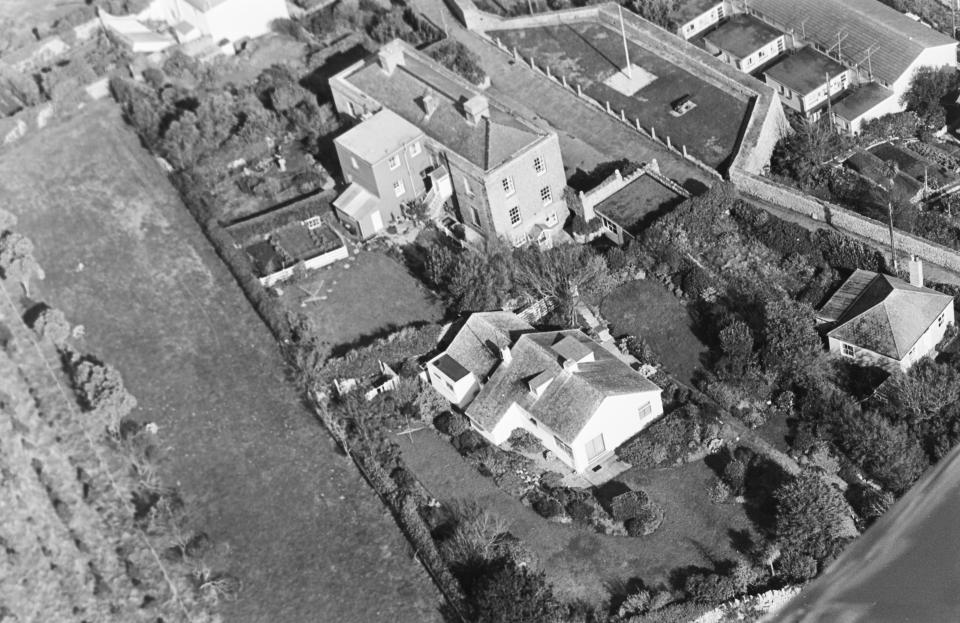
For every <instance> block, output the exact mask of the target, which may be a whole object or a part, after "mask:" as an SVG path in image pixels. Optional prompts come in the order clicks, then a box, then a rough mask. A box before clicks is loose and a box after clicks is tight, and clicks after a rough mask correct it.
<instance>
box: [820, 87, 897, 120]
mask: <svg viewBox="0 0 960 623" xmlns="http://www.w3.org/2000/svg"><path fill="white" fill-rule="evenodd" d="M891 97H893V91H891V90H890V89H887V88H884V87H882V86H880V85H879V84H877V83H876V82H868V83H867V84H862V85H860V86H859V87H857V88H856V89H854V90H853V91H850V92H849V93H847V94H846V95H845V96H844V97H843V98H842V99H841V100H840V101H838V102H837V103H836V104H834V105H833V114H835V115H837V116H838V117H841V118H843V119H846V120H847V121H853V120H854V119H856V118H857V117H859V116H860V115H862V114H864V113H867V112H869V111H870V110H871V109H872V108H873V107H874V106H876V105H878V104H880V103H882V102H885V101H887V100H888V99H890V98H891Z"/></svg>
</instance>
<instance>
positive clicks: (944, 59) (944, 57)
mask: <svg viewBox="0 0 960 623" xmlns="http://www.w3.org/2000/svg"><path fill="white" fill-rule="evenodd" d="M956 66H957V44H956V43H953V44H947V45H940V46H937V47H935V48H927V49H926V50H924V51H923V52H921V53H920V55H919V56H917V58H915V59H914V60H913V63H911V64H910V67H908V68H907V70H906V71H905V72H903V73H902V74H901V75H900V77H899V78H898V79H897V81H896V82H894V83H893V84H892V85H889V86H888V87H887V88H889V89H891V90H893V92H894V94H895V95H896V96H897V99H896V101H897V102H898V103H899V102H900V98H901V97H903V94H904V93H906V92H907V90H908V89H909V88H910V82H911V81H912V80H913V74H914V73H916V71H917V68H919V67H956ZM900 110H903V106H900Z"/></svg>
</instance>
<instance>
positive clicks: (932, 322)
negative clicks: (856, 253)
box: [817, 258, 954, 372]
mask: <svg viewBox="0 0 960 623" xmlns="http://www.w3.org/2000/svg"><path fill="white" fill-rule="evenodd" d="M817 321H818V322H819V323H820V324H821V326H823V327H824V328H825V329H828V331H827V341H828V343H829V349H830V352H831V353H835V354H837V355H840V356H841V357H846V358H848V359H852V360H854V361H856V362H857V363H861V364H864V365H874V366H879V367H882V368H885V369H887V370H889V371H891V372H895V371H897V370H900V371H903V372H906V371H907V370H908V369H909V368H910V366H912V365H913V364H914V363H916V362H917V361H919V360H920V359H922V358H923V357H926V356H927V355H929V354H931V353H932V352H933V351H934V349H935V348H936V346H937V344H939V343H940V341H941V340H942V339H943V336H944V334H945V333H946V330H947V327H949V326H950V325H951V324H953V322H954V314H953V297H952V296H949V295H947V294H943V293H941V292H937V291H936V290H932V289H930V288H927V287H924V286H923V266H922V264H921V263H920V260H918V259H916V258H914V259H913V260H912V261H911V262H910V283H907V282H905V281H902V280H900V279H897V278H896V277H891V276H889V275H883V274H880V273H874V272H871V271H868V270H857V271H854V273H853V274H852V275H850V277H849V278H848V279H847V280H846V281H845V282H844V283H843V285H842V286H840V289H838V290H837V291H836V292H835V293H834V294H833V296H831V297H830V299H829V300H828V301H827V302H826V304H824V306H823V307H822V308H821V309H820V311H819V312H818V314H817Z"/></svg>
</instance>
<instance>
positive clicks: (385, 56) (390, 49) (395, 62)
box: [377, 39, 403, 76]
mask: <svg viewBox="0 0 960 623" xmlns="http://www.w3.org/2000/svg"><path fill="white" fill-rule="evenodd" d="M377 61H378V62H379V63H380V68H381V69H383V72H384V73H385V74H387V75H388V76H389V75H391V74H392V73H393V70H394V69H396V68H397V67H398V66H399V65H403V46H402V45H401V44H400V40H399V39H394V40H393V41H390V42H389V43H385V44H383V45H382V46H380V50H379V51H378V52H377Z"/></svg>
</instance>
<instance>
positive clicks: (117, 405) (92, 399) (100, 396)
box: [70, 355, 137, 431]
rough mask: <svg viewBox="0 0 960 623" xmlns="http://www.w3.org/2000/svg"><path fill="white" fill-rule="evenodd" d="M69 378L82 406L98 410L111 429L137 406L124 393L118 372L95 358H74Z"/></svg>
mask: <svg viewBox="0 0 960 623" xmlns="http://www.w3.org/2000/svg"><path fill="white" fill-rule="evenodd" d="M70 377H71V380H72V381H73V387H74V389H75V390H76V392H77V398H78V399H79V400H80V404H81V406H83V408H84V409H87V410H88V411H98V412H100V413H101V414H102V415H103V416H104V418H105V419H106V421H107V429H108V430H110V431H116V430H119V428H120V421H121V420H122V419H123V418H125V417H126V416H127V415H129V414H130V412H131V411H133V409H134V408H135V407H136V406H137V399H136V398H134V397H133V396H132V395H130V393H129V392H127V390H126V388H125V387H124V385H123V377H121V376H120V372H119V371H118V370H117V369H116V368H114V367H113V366H111V365H108V364H105V363H103V362H102V361H100V360H98V359H96V358H95V357H91V356H89V355H88V356H86V357H80V358H78V359H76V360H74V361H73V362H72V363H71V366H70Z"/></svg>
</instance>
